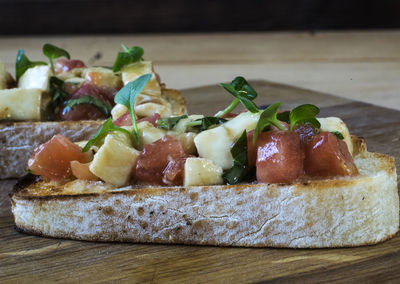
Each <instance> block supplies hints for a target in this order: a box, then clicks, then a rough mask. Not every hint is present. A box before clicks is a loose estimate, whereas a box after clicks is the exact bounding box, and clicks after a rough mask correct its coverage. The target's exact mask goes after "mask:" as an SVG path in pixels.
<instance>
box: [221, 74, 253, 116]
mask: <svg viewBox="0 0 400 284" xmlns="http://www.w3.org/2000/svg"><path fill="white" fill-rule="evenodd" d="M219 85H220V86H221V87H223V88H224V89H225V90H227V91H228V92H229V93H230V94H232V95H233V96H234V97H235V99H234V100H233V101H232V103H231V104H230V105H229V106H228V107H226V108H225V109H224V110H222V111H219V112H218V113H217V114H216V115H215V116H216V117H221V116H224V115H225V114H227V113H230V112H231V111H232V110H234V109H235V108H236V107H237V105H238V104H239V103H242V105H243V106H244V107H245V108H246V109H247V110H249V111H250V112H252V113H257V112H258V111H259V109H258V108H257V106H256V104H255V103H254V102H253V100H254V99H255V98H256V97H257V92H256V91H255V90H254V89H253V87H251V86H250V84H249V83H248V82H247V81H246V79H245V78H243V77H236V78H235V79H233V81H232V82H231V83H230V84H224V83H221V84H219Z"/></svg>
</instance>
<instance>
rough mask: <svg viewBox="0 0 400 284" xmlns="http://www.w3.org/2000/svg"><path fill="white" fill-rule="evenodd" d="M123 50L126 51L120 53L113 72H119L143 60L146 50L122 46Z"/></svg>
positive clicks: (138, 47)
mask: <svg viewBox="0 0 400 284" xmlns="http://www.w3.org/2000/svg"><path fill="white" fill-rule="evenodd" d="M122 48H123V50H124V51H123V52H118V54H117V58H116V59H115V62H114V65H113V67H112V71H113V72H118V71H120V70H121V69H122V68H123V67H124V66H126V65H128V64H131V63H134V62H137V61H139V60H143V54H144V50H143V48H141V47H140V46H134V47H131V48H128V47H126V46H125V45H124V44H122Z"/></svg>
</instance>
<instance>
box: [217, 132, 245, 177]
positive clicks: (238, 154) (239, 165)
mask: <svg viewBox="0 0 400 284" xmlns="http://www.w3.org/2000/svg"><path fill="white" fill-rule="evenodd" d="M247 147H248V146H247V135H246V130H244V131H243V133H242V135H240V137H239V139H238V140H237V141H236V143H235V144H234V145H233V146H232V148H231V154H232V157H233V167H232V168H230V169H229V170H227V171H226V172H225V173H224V174H223V176H222V177H223V179H224V181H225V183H226V184H237V183H239V182H240V181H242V180H243V179H244V178H245V177H246V176H247V174H248V173H249V170H250V167H249V165H248V158H247Z"/></svg>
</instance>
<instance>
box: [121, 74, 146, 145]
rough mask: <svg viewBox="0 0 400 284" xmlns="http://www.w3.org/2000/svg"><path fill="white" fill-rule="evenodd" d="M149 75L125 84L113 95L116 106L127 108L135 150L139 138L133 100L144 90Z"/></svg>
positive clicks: (138, 143)
mask: <svg viewBox="0 0 400 284" xmlns="http://www.w3.org/2000/svg"><path fill="white" fill-rule="evenodd" d="M150 78H151V74H144V75H142V76H140V77H139V78H137V79H136V80H135V81H132V82H129V83H128V84H126V85H125V86H124V87H123V88H122V89H121V90H119V91H118V93H117V94H116V95H115V98H114V101H115V103H117V104H121V105H124V106H126V107H127V108H128V110H129V113H130V115H131V119H132V126H133V133H132V135H133V137H134V143H133V145H134V146H135V148H136V149H140V148H141V143H140V137H139V129H138V126H137V123H136V116H135V100H136V97H137V96H138V95H139V94H140V92H141V91H142V90H143V89H144V87H145V86H146V84H147V82H148V81H149V80H150Z"/></svg>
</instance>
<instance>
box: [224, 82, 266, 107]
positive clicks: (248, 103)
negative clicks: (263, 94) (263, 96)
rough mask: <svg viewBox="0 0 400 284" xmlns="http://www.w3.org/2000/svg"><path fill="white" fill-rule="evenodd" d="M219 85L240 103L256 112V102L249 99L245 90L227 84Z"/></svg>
mask: <svg viewBox="0 0 400 284" xmlns="http://www.w3.org/2000/svg"><path fill="white" fill-rule="evenodd" d="M220 86H222V87H223V88H224V89H225V90H227V91H228V92H229V93H231V94H232V95H233V96H234V97H235V98H237V99H238V100H239V101H240V102H241V103H242V105H243V106H244V107H245V108H246V109H247V110H249V111H250V112H252V113H256V112H258V111H259V109H258V108H257V106H256V104H255V103H253V102H252V101H251V99H249V94H248V93H247V92H245V91H238V90H235V88H234V87H233V86H232V85H229V84H224V83H221V84H220Z"/></svg>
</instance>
